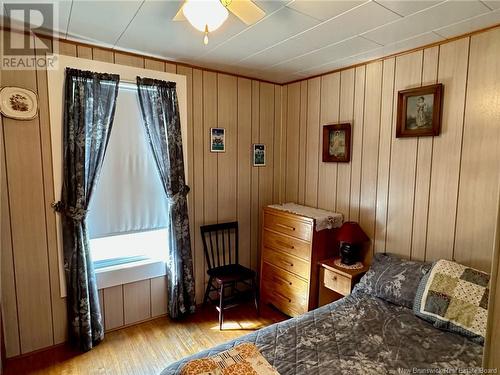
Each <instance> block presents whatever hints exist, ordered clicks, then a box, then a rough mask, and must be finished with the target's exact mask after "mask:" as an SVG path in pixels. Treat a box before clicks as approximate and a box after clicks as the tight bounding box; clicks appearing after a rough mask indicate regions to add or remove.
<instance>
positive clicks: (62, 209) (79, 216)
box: [51, 201, 87, 221]
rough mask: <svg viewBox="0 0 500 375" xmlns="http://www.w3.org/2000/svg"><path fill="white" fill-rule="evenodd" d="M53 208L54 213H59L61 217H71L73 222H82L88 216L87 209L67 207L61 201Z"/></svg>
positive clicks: (54, 204) (53, 205) (55, 203)
mask: <svg viewBox="0 0 500 375" xmlns="http://www.w3.org/2000/svg"><path fill="white" fill-rule="evenodd" d="M51 206H52V208H53V209H54V211H56V212H59V213H60V214H61V215H65V216H67V217H69V218H70V219H72V220H73V221H82V220H83V219H84V218H85V216H87V210H86V209H84V208H82V207H71V206H69V207H66V205H65V204H64V203H63V202H61V201H58V202H54V203H52V205H51Z"/></svg>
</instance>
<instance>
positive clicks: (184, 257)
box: [137, 77, 195, 318]
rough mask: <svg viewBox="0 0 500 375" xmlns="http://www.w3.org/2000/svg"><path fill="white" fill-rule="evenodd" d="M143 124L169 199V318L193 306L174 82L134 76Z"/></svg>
mask: <svg viewBox="0 0 500 375" xmlns="http://www.w3.org/2000/svg"><path fill="white" fill-rule="evenodd" d="M137 89H138V91H139V101H140V104H141V110H142V116H143V118H144V126H145V127H146V134H147V136H148V140H149V144H150V146H151V151H152V152H153V157H154V160H155V162H156V166H157V167H158V172H159V174H160V178H161V180H162V182H163V187H164V189H165V193H166V196H167V200H168V208H169V209H168V212H169V219H168V222H169V246H168V257H167V283H168V312H169V315H170V316H171V317H172V318H178V317H181V316H183V315H185V314H187V313H193V312H194V310H195V293H194V279H193V259H192V255H191V242H190V238H189V219H188V209H187V199H186V196H187V193H188V192H189V187H188V186H187V185H186V183H185V177H184V160H183V155H182V137H181V123H180V118H179V106H178V102H177V91H176V89H175V82H165V81H159V80H153V79H149V78H140V77H137Z"/></svg>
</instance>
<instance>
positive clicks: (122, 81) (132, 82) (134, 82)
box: [120, 78, 137, 85]
mask: <svg viewBox="0 0 500 375" xmlns="http://www.w3.org/2000/svg"><path fill="white" fill-rule="evenodd" d="M120 83H130V84H133V85H137V81H131V80H128V79H121V78H120Z"/></svg>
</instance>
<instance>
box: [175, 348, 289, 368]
mask: <svg viewBox="0 0 500 375" xmlns="http://www.w3.org/2000/svg"><path fill="white" fill-rule="evenodd" d="M241 374H259V375H279V373H278V372H277V371H276V370H275V369H274V368H273V367H272V366H271V365H270V364H269V362H267V361H266V359H265V358H264V357H263V356H262V354H260V352H259V349H257V347H256V346H255V345H254V344H249V343H244V344H240V345H237V346H235V347H234V348H231V349H229V350H226V351H223V352H220V353H219V354H216V355H213V356H211V357H207V358H201V359H194V360H192V361H189V362H188V363H186V364H185V365H184V366H183V367H182V370H181V375H241Z"/></svg>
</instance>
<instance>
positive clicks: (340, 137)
mask: <svg viewBox="0 0 500 375" xmlns="http://www.w3.org/2000/svg"><path fill="white" fill-rule="evenodd" d="M350 160H351V124H349V123H347V124H332V125H325V126H323V161H324V162H336V163H348V162H349V161H350Z"/></svg>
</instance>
